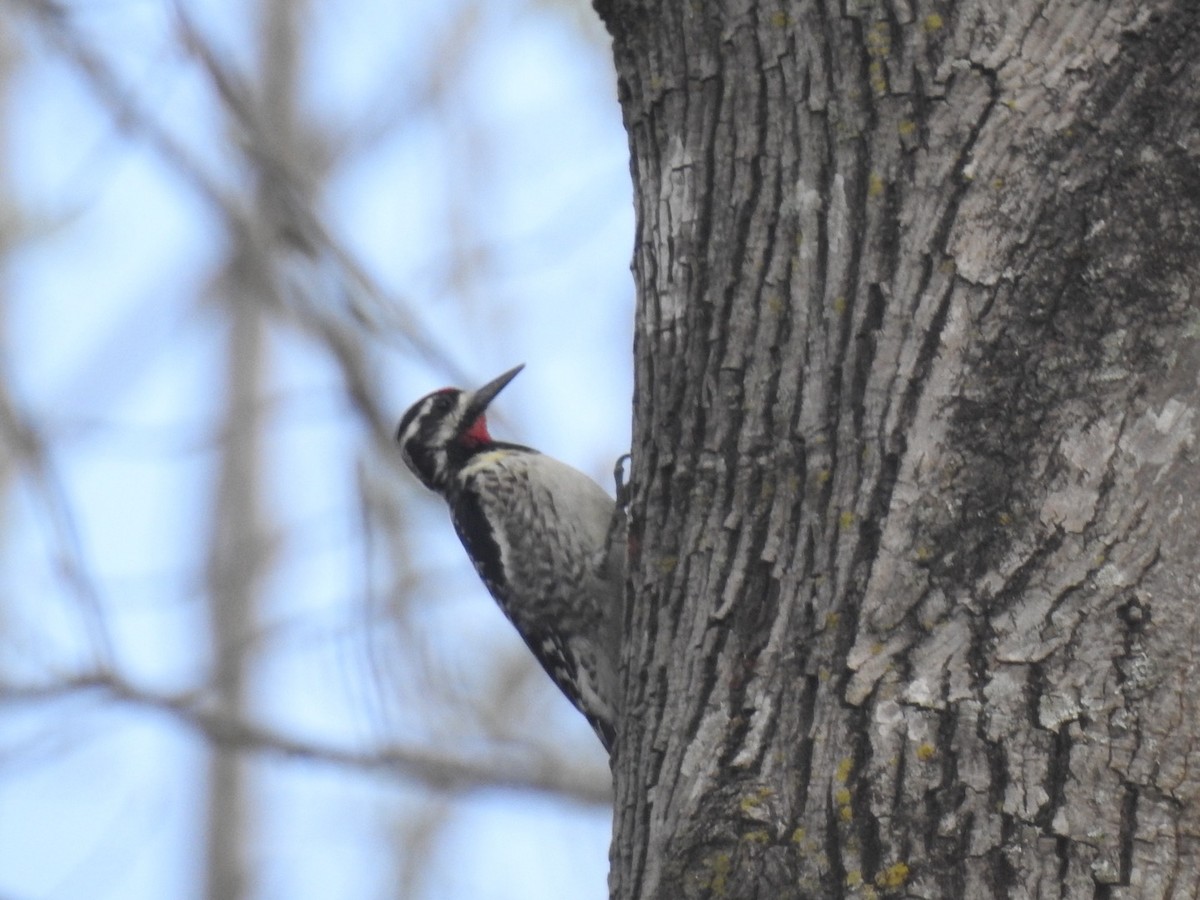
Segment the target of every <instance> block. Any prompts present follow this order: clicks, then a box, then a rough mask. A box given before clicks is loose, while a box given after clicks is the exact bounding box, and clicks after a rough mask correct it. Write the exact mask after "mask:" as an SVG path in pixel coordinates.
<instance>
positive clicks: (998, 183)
mask: <svg viewBox="0 0 1200 900" xmlns="http://www.w3.org/2000/svg"><path fill="white" fill-rule="evenodd" d="M992 187H993V188H994V189H996V190H997V191H999V190H1003V189H1004V179H1003V178H993V179H992Z"/></svg>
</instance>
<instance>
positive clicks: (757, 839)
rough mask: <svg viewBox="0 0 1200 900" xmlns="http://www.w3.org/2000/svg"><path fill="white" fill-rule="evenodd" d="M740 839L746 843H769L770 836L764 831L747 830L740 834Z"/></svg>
mask: <svg viewBox="0 0 1200 900" xmlns="http://www.w3.org/2000/svg"><path fill="white" fill-rule="evenodd" d="M742 840H743V841H745V842H746V843H748V844H769V843H771V836H770V835H769V834H767V833H766V832H765V831H761V830H760V831H747V832H746V833H745V834H743V835H742Z"/></svg>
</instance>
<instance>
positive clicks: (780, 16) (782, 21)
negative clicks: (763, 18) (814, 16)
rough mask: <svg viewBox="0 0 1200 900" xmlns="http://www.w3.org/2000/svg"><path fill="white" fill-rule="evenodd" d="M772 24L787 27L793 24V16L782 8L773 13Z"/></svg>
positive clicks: (777, 26)
mask: <svg viewBox="0 0 1200 900" xmlns="http://www.w3.org/2000/svg"><path fill="white" fill-rule="evenodd" d="M771 24H772V25H774V26H775V27H776V28H787V27H788V26H789V25H791V24H792V17H791V16H789V15H788V14H787V13H785V12H783V11H782V10H777V11H776V12H773V13H771Z"/></svg>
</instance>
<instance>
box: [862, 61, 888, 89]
mask: <svg viewBox="0 0 1200 900" xmlns="http://www.w3.org/2000/svg"><path fill="white" fill-rule="evenodd" d="M867 78H868V79H869V80H870V82H871V90H873V91H874V92H875V94H876V95H879V94H886V93H887V89H888V81H887V72H886V71H885V70H884V68H883V63H882V62H880V61H879V60H877V59H873V60H871V64H870V65H869V66H867Z"/></svg>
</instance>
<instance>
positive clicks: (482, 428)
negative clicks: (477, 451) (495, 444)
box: [462, 416, 492, 447]
mask: <svg viewBox="0 0 1200 900" xmlns="http://www.w3.org/2000/svg"><path fill="white" fill-rule="evenodd" d="M462 442H463V443H464V444H466V445H467V446H468V447H480V446H482V445H484V444H490V443H491V442H492V436H491V435H490V434H488V430H487V419H486V418H485V417H484V416H480V417H479V418H478V419H476V420H475V421H474V422H473V423H472V424H471V427H470V428H468V429H467V430H466V431H464V432H463V436H462Z"/></svg>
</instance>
